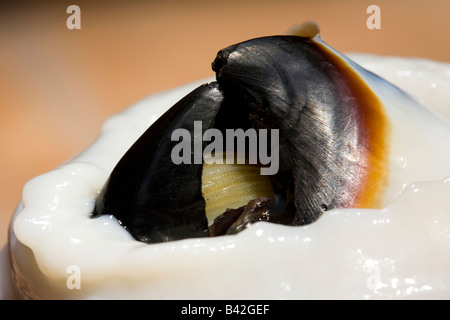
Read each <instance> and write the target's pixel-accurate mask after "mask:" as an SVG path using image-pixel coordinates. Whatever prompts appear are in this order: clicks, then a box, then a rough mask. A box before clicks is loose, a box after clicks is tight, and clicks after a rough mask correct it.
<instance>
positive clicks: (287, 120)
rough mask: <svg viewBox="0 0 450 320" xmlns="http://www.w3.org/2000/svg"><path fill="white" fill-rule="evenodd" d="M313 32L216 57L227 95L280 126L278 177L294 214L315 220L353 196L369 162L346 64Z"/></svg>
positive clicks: (256, 42)
mask: <svg viewBox="0 0 450 320" xmlns="http://www.w3.org/2000/svg"><path fill="white" fill-rule="evenodd" d="M332 60H333V59H330V53H328V52H326V51H325V50H324V49H323V48H322V47H320V46H319V45H317V44H316V43H315V42H314V41H313V40H312V39H309V38H302V37H296V36H274V37H264V38H258V39H253V40H249V41H246V42H243V43H239V44H236V45H233V46H230V47H228V48H225V49H223V50H221V51H220V52H219V53H218V55H217V58H216V60H215V61H214V62H213V69H214V71H216V74H217V81H218V82H219V86H220V88H221V90H222V91H223V92H224V96H225V97H227V98H229V97H235V98H236V99H243V101H244V102H243V103H244V104H246V105H247V106H248V107H249V118H250V119H254V120H253V121H252V124H253V126H255V127H257V128H276V129H279V130H280V173H279V174H277V175H276V176H275V177H273V179H274V183H276V184H277V185H279V186H281V188H279V189H278V191H277V192H283V188H287V187H289V189H290V190H286V192H287V194H286V195H285V196H286V198H290V197H291V198H293V199H292V201H293V207H294V210H295V211H296V212H295V219H294V221H292V223H291V224H294V225H301V224H307V223H311V222H313V221H315V220H316V219H317V218H318V217H320V215H321V214H322V213H323V212H324V211H326V210H329V209H332V208H336V207H346V206H349V205H351V203H352V202H353V201H354V198H355V195H356V193H357V192H358V189H359V183H360V181H363V176H364V174H365V170H366V169H367V168H366V167H365V166H366V162H367V159H366V148H367V133H366V128H364V127H363V123H362V119H361V116H362V113H361V112H360V109H359V108H360V107H359V106H358V104H357V101H356V99H355V97H354V95H353V92H352V88H350V86H349V84H348V83H347V79H346V77H347V76H348V75H346V74H344V73H343V72H342V70H339V68H338V66H337V65H336V63H335V62H333V61H332Z"/></svg>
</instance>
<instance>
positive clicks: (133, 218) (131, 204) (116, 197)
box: [93, 83, 223, 243]
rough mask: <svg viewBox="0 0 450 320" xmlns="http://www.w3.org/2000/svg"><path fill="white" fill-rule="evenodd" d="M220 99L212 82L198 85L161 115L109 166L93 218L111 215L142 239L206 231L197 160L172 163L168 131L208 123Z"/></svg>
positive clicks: (199, 234) (167, 238) (156, 239)
mask: <svg viewBox="0 0 450 320" xmlns="http://www.w3.org/2000/svg"><path fill="white" fill-rule="evenodd" d="M222 100H223V97H222V94H221V92H220V91H219V90H218V87H217V83H212V84H208V85H203V86H201V87H199V88H197V89H196V90H194V91H193V92H191V93H190V94H188V95H187V96H186V97H184V98H183V99H182V100H181V101H179V102H178V103H177V104H175V105H174V106H173V107H172V108H171V109H169V110H168V111H167V112H166V113H165V114H164V115H162V116H161V117H160V118H159V119H158V120H157V121H156V122H155V123H154V124H153V125H151V126H150V127H149V129H148V130H147V131H146V132H145V133H144V134H143V135H142V136H141V137H140V138H139V139H138V140H137V141H136V142H135V143H134V144H133V146H132V147H131V148H130V149H129V150H128V151H127V153H126V154H125V155H124V156H123V158H122V159H121V160H120V161H119V163H118V164H117V166H116V167H115V168H114V170H113V172H112V173H111V175H110V178H109V180H108V181H107V183H106V184H105V186H104V188H103V189H102V191H101V194H100V196H99V198H98V200H97V202H96V207H95V211H94V213H93V216H98V215H101V214H109V215H114V216H115V217H116V218H117V219H119V221H120V223H121V224H122V225H123V226H124V227H125V228H126V229H127V230H128V231H129V232H130V233H131V234H132V235H133V236H134V237H135V238H136V239H137V240H140V241H143V242H147V243H156V242H164V241H171V240H177V239H183V238H190V237H202V236H205V235H208V234H207V229H208V223H207V219H206V216H205V201H204V199H203V197H202V193H201V174H202V164H194V163H191V164H179V165H176V164H174V163H173V161H172V159H171V152H172V149H173V147H174V146H175V145H176V144H178V143H179V142H178V141H171V134H172V132H173V131H174V130H175V129H177V128H184V129H186V130H188V131H189V132H190V133H191V134H193V130H194V127H193V126H194V121H197V120H201V121H202V124H203V130H206V129H208V128H209V127H211V126H212V125H213V123H214V118H215V116H216V113H217V112H218V110H219V107H220V106H221V103H222ZM192 142H193V141H192Z"/></svg>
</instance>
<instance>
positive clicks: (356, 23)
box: [0, 0, 450, 246]
mask: <svg viewBox="0 0 450 320" xmlns="http://www.w3.org/2000/svg"><path fill="white" fill-rule="evenodd" d="M72 4H76V5H78V6H79V7H80V10H81V29H80V30H76V29H75V30H69V29H68V28H67V26H66V21H67V19H68V18H69V17H70V15H71V14H68V13H66V10H67V7H68V6H69V5H72ZM372 4H375V5H378V6H379V7H380V9H381V29H379V30H370V29H368V28H367V26H366V21H367V19H368V18H369V16H370V14H368V13H367V12H366V10H367V8H368V7H369V6H370V5H372ZM449 13H450V2H449V1H444V0H433V1H419V0H396V1H391V0H390V1H384V0H375V1H363V0H343V1H339V2H338V1H331V0H315V1H310V0H304V1H302V0H296V1H288V0H278V1H266V0H252V1H251V0H227V1H212V0H209V1H205V0H197V1H161V0H160V1H137V0H131V1H77V0H74V1H70V2H68V1H52V2H51V1H47V2H46V1H20V0H19V1H17V0H16V1H0V147H1V157H0V177H1V180H0V181H1V183H0V246H3V244H5V243H6V241H7V229H8V226H9V222H10V219H11V216H12V214H13V211H14V209H15V207H16V205H17V204H18V203H19V201H20V198H21V191H22V187H23V185H24V184H25V183H26V181H27V180H29V179H31V178H33V177H35V176H37V175H39V174H42V173H44V172H46V171H49V170H51V169H53V168H54V167H55V166H58V165H59V164H61V163H62V162H64V161H66V160H67V159H69V158H70V157H72V156H74V155H76V154H77V153H78V152H80V151H82V150H83V149H84V148H86V147H87V146H88V145H89V144H90V143H91V142H92V141H94V140H95V139H96V137H97V135H98V134H99V131H100V127H101V124H102V122H103V121H104V120H105V119H106V118H107V117H109V116H110V115H112V114H114V113H117V112H119V111H121V110H123V109H125V108H126V107H127V106H129V105H130V104H132V103H134V102H136V101H137V100H139V99H141V98H143V97H145V96H147V95H149V94H152V93H155V92H157V91H160V90H165V89H169V88H171V87H174V86H177V85H181V84H184V83H187V82H191V81H194V80H199V79H202V78H205V77H210V76H213V72H212V70H211V62H212V61H213V59H214V57H215V55H216V53H217V51H218V50H219V49H221V48H223V47H226V46H228V45H231V44H233V43H236V42H239V41H243V40H247V39H249V38H252V37H258V36H264V35H273V34H283V33H285V32H286V31H287V30H288V29H289V28H290V27H291V26H292V25H294V24H300V23H301V22H303V21H306V20H314V21H316V22H317V23H319V25H320V28H321V34H322V36H323V38H324V39H325V40H326V41H327V42H328V43H329V44H330V45H332V46H333V47H335V48H336V49H337V50H339V51H343V52H355V51H357V52H369V53H375V54H381V55H396V56H416V57H423V58H429V59H435V60H440V61H446V62H450V42H449V41H448V37H449V32H450V19H448V14H449Z"/></svg>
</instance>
